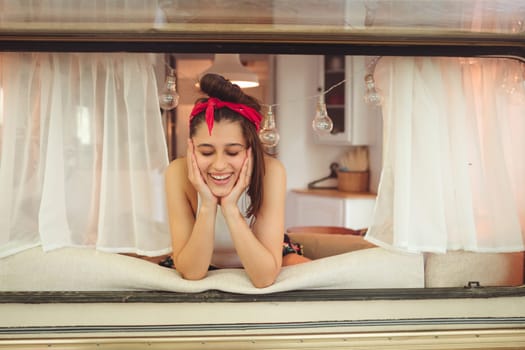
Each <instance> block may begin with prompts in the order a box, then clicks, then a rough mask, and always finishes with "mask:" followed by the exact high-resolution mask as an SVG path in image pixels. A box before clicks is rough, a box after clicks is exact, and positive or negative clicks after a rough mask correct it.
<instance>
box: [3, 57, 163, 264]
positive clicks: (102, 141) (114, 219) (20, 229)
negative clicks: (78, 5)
mask: <svg viewBox="0 0 525 350" xmlns="http://www.w3.org/2000/svg"><path fill="white" fill-rule="evenodd" d="M1 60H2V64H1V68H0V69H1V70H2V74H1V77H2V81H1V86H2V88H3V97H4V106H3V111H2V113H3V120H4V122H3V126H2V133H1V134H0V137H1V140H0V141H1V144H2V148H1V155H2V158H1V160H0V186H1V187H0V189H1V193H2V196H1V197H0V209H1V212H0V257H1V256H7V255H10V254H14V253H16V252H18V251H21V250H24V249H27V248H29V247H34V246H36V245H39V244H40V245H42V247H43V249H44V250H52V249H57V248H60V247H67V246H76V247H95V248H97V249H99V250H104V251H111V252H126V253H136V254H141V255H150V256H153V255H161V254H165V253H168V252H169V251H170V250H171V243H170V237H169V231H168V228H167V219H166V213H165V209H164V208H165V203H164V191H163V171H164V169H165V168H166V166H167V163H168V157H167V149H166V144H165V141H164V140H165V137H164V131H163V127H162V120H161V113H160V109H159V106H158V98H157V83H156V78H155V74H154V70H153V65H152V61H151V56H150V55H147V54H128V53H116V54H94V53H93V54H91V53H82V54H76V53H63V54H62V53H35V54H30V53H4V54H2V55H1Z"/></svg>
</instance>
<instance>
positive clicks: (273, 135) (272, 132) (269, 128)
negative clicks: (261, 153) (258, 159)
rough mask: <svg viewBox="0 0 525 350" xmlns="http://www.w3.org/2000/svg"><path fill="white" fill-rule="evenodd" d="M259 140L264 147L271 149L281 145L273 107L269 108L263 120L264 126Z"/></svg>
mask: <svg viewBox="0 0 525 350" xmlns="http://www.w3.org/2000/svg"><path fill="white" fill-rule="evenodd" d="M259 139H260V140H261V143H262V144H263V146H264V147H267V148H271V147H275V146H277V144H278V143H279V139H280V136H279V132H278V131H277V129H276V128H275V117H274V115H273V112H272V106H271V105H269V106H268V112H267V113H266V117H265V118H264V120H263V125H262V128H261V130H260V131H259Z"/></svg>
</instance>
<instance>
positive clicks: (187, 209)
mask: <svg viewBox="0 0 525 350" xmlns="http://www.w3.org/2000/svg"><path fill="white" fill-rule="evenodd" d="M190 164H191V160H187V159H186V158H179V159H176V160H174V161H173V162H172V163H171V164H170V165H169V167H168V169H167V170H166V179H165V181H166V195H167V207H168V217H169V226H170V232H171V241H172V247H173V253H172V258H173V262H174V265H175V268H176V269H177V271H179V272H180V273H181V275H182V276H183V277H184V278H186V279H191V280H196V279H201V278H204V277H205V276H206V274H207V273H208V268H209V266H210V262H211V257H212V254H213V244H214V225H215V215H216V212H217V205H216V204H215V205H213V204H211V205H210V203H209V202H207V203H208V204H206V202H204V203H202V204H201V208H200V210H199V211H198V214H197V217H195V212H196V211H197V192H196V191H195V189H194V188H193V186H192V184H191V182H190V180H189V178H188V166H190Z"/></svg>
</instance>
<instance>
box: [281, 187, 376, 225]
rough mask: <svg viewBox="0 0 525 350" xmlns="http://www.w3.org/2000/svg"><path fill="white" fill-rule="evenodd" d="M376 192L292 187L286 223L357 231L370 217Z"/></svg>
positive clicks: (367, 223)
mask: <svg viewBox="0 0 525 350" xmlns="http://www.w3.org/2000/svg"><path fill="white" fill-rule="evenodd" d="M375 201H376V195H375V194H373V193H349V192H341V191H337V190H292V191H291V192H290V194H289V196H288V200H287V212H286V226H287V227H292V226H341V227H346V228H351V229H354V230H359V229H362V228H367V227H368V226H369V224H370V223H371V220H372V215H373V211H374V205H375Z"/></svg>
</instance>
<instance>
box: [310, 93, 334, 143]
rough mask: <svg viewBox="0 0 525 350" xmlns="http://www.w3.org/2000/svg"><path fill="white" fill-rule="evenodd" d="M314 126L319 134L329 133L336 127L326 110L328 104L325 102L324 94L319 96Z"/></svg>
mask: <svg viewBox="0 0 525 350" xmlns="http://www.w3.org/2000/svg"><path fill="white" fill-rule="evenodd" d="M312 128H313V129H314V131H315V132H316V133H318V134H329V133H330V132H331V131H332V129H333V128H334V123H333V122H332V119H330V117H329V116H328V112H327V111H326V104H325V103H324V100H323V95H321V96H319V102H318V103H317V110H316V112H315V118H314V120H313V121H312Z"/></svg>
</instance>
